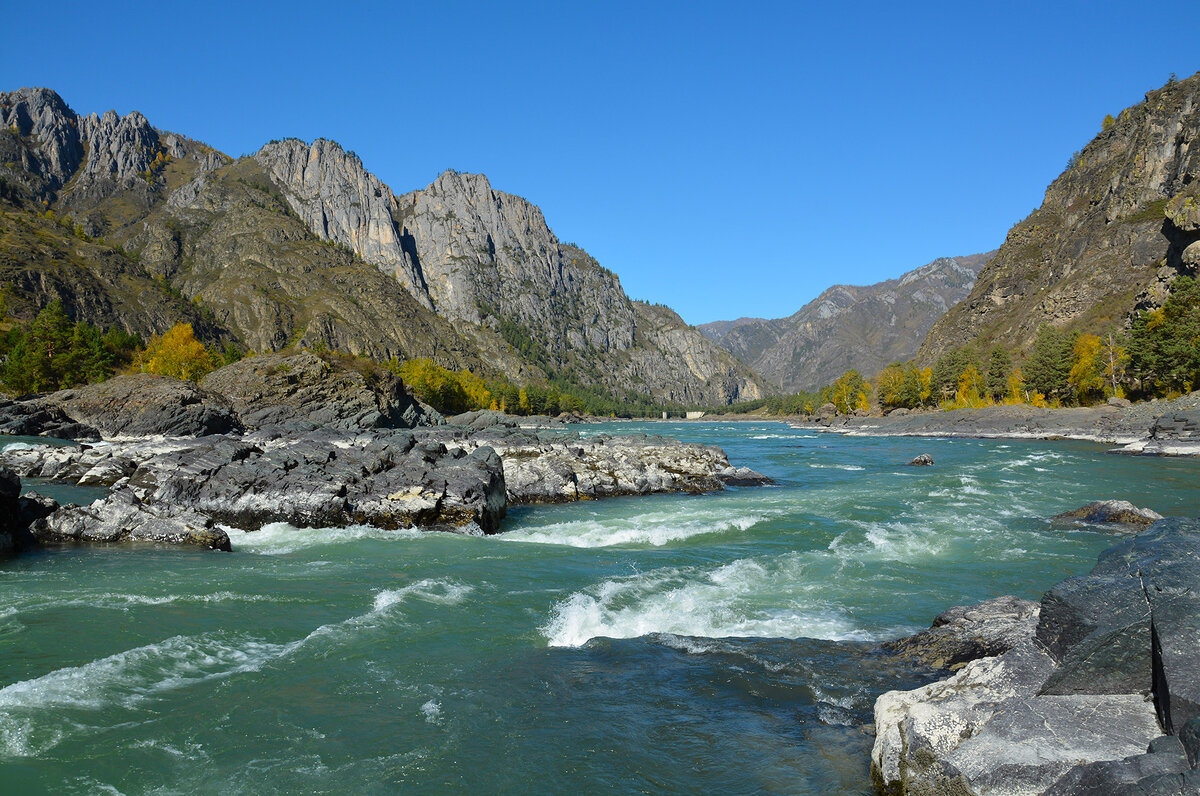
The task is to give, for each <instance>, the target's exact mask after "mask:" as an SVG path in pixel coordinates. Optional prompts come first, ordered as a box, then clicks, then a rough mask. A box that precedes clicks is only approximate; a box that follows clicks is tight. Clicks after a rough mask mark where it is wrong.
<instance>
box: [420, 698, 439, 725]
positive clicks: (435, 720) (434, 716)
mask: <svg viewBox="0 0 1200 796" xmlns="http://www.w3.org/2000/svg"><path fill="white" fill-rule="evenodd" d="M421 715H422V716H424V717H425V721H427V722H429V723H430V724H441V723H442V705H441V703H440V702H438V701H437V700H436V699H431V700H429V701H428V702H426V703H425V704H424V705H422V706H421Z"/></svg>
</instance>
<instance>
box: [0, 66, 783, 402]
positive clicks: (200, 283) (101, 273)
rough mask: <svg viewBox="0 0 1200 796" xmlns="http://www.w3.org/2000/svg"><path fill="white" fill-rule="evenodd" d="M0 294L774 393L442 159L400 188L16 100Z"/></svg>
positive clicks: (401, 353)
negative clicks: (425, 177)
mask: <svg viewBox="0 0 1200 796" xmlns="http://www.w3.org/2000/svg"><path fill="white" fill-rule="evenodd" d="M0 120H2V121H3V124H4V127H5V128H6V131H5V133H4V134H0V164H3V165H2V166H0V287H4V288H5V289H6V290H7V293H8V306H9V309H10V311H11V312H12V313H13V314H14V315H16V316H17V317H23V318H29V317H32V315H33V314H35V313H36V312H37V309H38V308H39V307H41V306H44V305H45V304H46V303H48V302H49V301H50V300H51V299H53V298H60V299H62V301H63V303H64V305H65V306H66V308H67V310H68V312H69V314H70V315H71V316H72V317H74V318H76V319H78V320H86V321H88V322H90V323H93V324H96V325H100V326H114V325H115V326H119V327H121V328H124V329H126V330H128V331H131V332H138V333H141V334H150V333H156V332H162V331H164V330H165V329H166V328H169V327H170V326H171V325H172V324H173V323H175V322H176V321H178V320H185V321H190V322H192V323H193V325H194V327H195V328H196V329H197V331H198V333H200V334H201V335H202V336H204V337H206V338H208V339H224V340H236V341H239V342H241V343H242V344H244V345H246V346H248V347H250V348H253V349H255V350H258V351H268V350H278V349H281V348H284V347H287V346H290V345H308V346H313V345H326V346H329V347H331V348H337V349H342V350H346V351H349V352H352V353H356V354H362V355H366V356H371V357H375V358H379V359H383V358H387V357H391V356H397V357H399V358H400V359H405V358H412V357H421V356H428V357H431V358H433V359H435V360H437V361H438V362H439V363H440V364H443V365H444V366H447V367H451V368H463V367H470V368H472V369H474V370H476V371H477V372H480V373H483V374H484V375H505V376H507V377H509V378H511V379H513V380H516V381H526V380H541V379H547V378H554V379H556V380H558V381H559V382H560V383H568V384H572V385H580V386H583V387H585V388H588V389H595V390H599V391H602V392H606V393H608V394H610V395H613V396H614V397H618V398H621V399H625V400H630V401H634V400H645V399H650V400H652V401H657V402H663V403H673V404H726V403H732V402H734V401H738V400H747V399H753V398H758V397H761V396H762V395H764V394H765V392H766V390H767V387H766V385H765V384H764V383H763V382H762V381H761V380H760V379H759V378H758V377H757V376H756V375H755V374H754V373H753V372H751V371H750V369H749V368H747V367H746V366H744V365H743V364H741V363H740V362H738V361H737V360H736V359H734V358H733V357H732V356H731V355H730V354H729V353H728V352H726V351H724V350H723V349H721V348H719V347H717V346H715V345H713V344H712V343H711V342H710V341H709V340H707V339H706V338H705V337H704V336H703V335H701V334H700V333H699V332H697V331H696V330H695V329H693V328H692V327H689V326H688V325H687V324H685V323H683V321H682V320H681V319H680V318H679V317H678V316H677V315H675V314H674V313H672V312H670V311H668V310H665V309H663V308H660V307H653V306H650V305H646V304H642V303H640V302H635V301H631V300H630V299H629V298H628V297H627V296H626V295H625V292H624V291H623V290H622V289H621V284H620V281H619V280H618V278H617V276H616V275H615V274H614V273H612V272H611V271H609V270H608V269H605V268H603V267H601V266H600V265H599V264H598V263H597V262H596V261H595V260H594V259H593V258H592V257H591V256H589V255H588V254H587V253H586V252H585V251H583V250H582V249H578V248H576V247H574V246H569V245H566V244H563V243H561V242H560V241H559V240H558V239H557V238H555V236H554V234H553V233H552V232H551V231H550V228H549V227H548V226H547V224H546V221H545V219H544V218H543V216H542V212H541V210H539V209H538V208H537V207H536V206H535V205H533V204H531V203H530V202H528V201H526V200H524V199H522V198H520V197H517V196H513V195H511V194H506V193H503V192H501V191H497V190H495V189H494V188H492V186H491V185H490V184H489V182H488V180H487V178H486V177H484V176H482V175H476V174H460V173H457V172H446V173H444V174H442V175H441V176H439V177H438V178H437V179H436V180H435V181H434V182H433V183H432V184H430V185H429V186H428V187H426V188H424V189H422V190H418V191H413V192H411V193H407V194H404V195H401V196H397V195H395V194H394V193H393V191H392V190H391V189H390V188H389V187H388V186H387V185H386V184H384V183H383V182H382V181H381V180H380V179H379V178H378V177H376V176H375V175H373V174H371V173H370V172H369V171H367V170H366V169H365V168H364V167H363V164H362V162H361V161H360V160H359V158H358V157H357V156H355V155H354V154H353V153H349V152H346V151H344V150H343V149H342V147H340V146H339V145H338V144H336V143H334V142H332V141H324V140H317V141H315V142H313V143H311V144H309V143H305V142H302V141H298V140H295V139H286V140H282V141H274V142H271V143H269V144H267V145H265V146H264V147H263V148H262V149H261V150H259V151H258V152H257V153H255V154H254V155H251V156H248V157H242V158H238V159H234V158H230V157H229V156H227V155H224V154H223V153H220V152H218V151H216V150H214V149H212V148H211V147H208V146H206V145H204V144H202V143H200V142H197V141H194V140H191V139H189V138H187V137H185V136H183V135H179V134H177V133H170V132H166V131H162V130H158V129H155V128H154V127H153V126H152V125H151V124H150V122H149V121H148V120H147V119H146V118H145V117H144V116H143V115H142V114H140V113H137V112H133V113H130V114H127V115H125V116H119V115H118V114H116V113H115V112H113V111H109V112H107V113H105V114H103V115H102V116H101V115H96V114H92V115H90V116H81V115H78V114H76V113H75V112H74V111H73V110H71V109H70V108H69V107H68V106H67V104H66V103H65V102H64V101H63V100H62V98H61V97H59V96H58V94H56V93H55V92H53V91H51V90H48V89H20V90H18V91H13V92H8V93H2V94H0Z"/></svg>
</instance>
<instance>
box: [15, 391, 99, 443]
mask: <svg viewBox="0 0 1200 796" xmlns="http://www.w3.org/2000/svg"><path fill="white" fill-rule="evenodd" d="M0 434H10V435H13V436H19V437H55V438H57V439H74V440H98V439H100V432H99V431H97V430H96V429H94V428H92V427H91V426H87V425H84V424H82V423H76V422H75V421H74V420H72V419H71V418H70V417H68V416H67V414H66V413H65V412H64V411H63V410H62V409H60V408H59V407H57V406H52V405H49V404H47V403H45V402H42V401H39V400H24V401H20V400H18V401H11V400H8V399H4V398H0Z"/></svg>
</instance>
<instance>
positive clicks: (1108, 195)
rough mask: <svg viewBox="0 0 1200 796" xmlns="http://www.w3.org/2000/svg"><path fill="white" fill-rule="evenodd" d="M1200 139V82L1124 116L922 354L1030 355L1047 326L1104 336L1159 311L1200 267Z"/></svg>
mask: <svg viewBox="0 0 1200 796" xmlns="http://www.w3.org/2000/svg"><path fill="white" fill-rule="evenodd" d="M1197 135H1200V75H1193V76H1192V77H1189V78H1187V79H1186V80H1181V81H1179V82H1176V83H1172V84H1168V85H1166V86H1164V87H1163V88H1161V89H1158V90H1156V91H1151V92H1149V93H1148V94H1146V99H1145V101H1144V102H1142V103H1140V104H1138V105H1135V106H1133V107H1131V108H1127V109H1126V110H1124V111H1123V112H1122V113H1121V114H1120V116H1119V117H1118V118H1117V120H1116V122H1115V124H1113V125H1112V126H1111V127H1109V128H1108V129H1107V130H1103V131H1102V132H1101V133H1100V134H1099V135H1097V136H1096V137H1095V138H1094V139H1093V140H1092V142H1091V143H1089V144H1088V145H1087V146H1086V147H1084V148H1083V150H1082V151H1081V152H1079V153H1077V157H1073V158H1072V161H1071V164H1070V165H1069V166H1068V168H1067V170H1066V171H1064V172H1063V173H1062V174H1061V175H1060V176H1059V177H1058V178H1057V179H1056V180H1055V181H1054V182H1053V183H1051V185H1050V187H1049V188H1047V189H1046V197H1045V200H1044V201H1043V202H1042V206H1041V207H1040V208H1038V209H1037V210H1035V211H1034V212H1033V213H1032V214H1030V215H1029V217H1028V218H1026V219H1024V220H1023V221H1021V222H1019V223H1018V224H1016V225H1015V226H1014V227H1013V228H1012V229H1011V230H1009V232H1008V237H1007V239H1006V240H1005V242H1004V245H1003V246H1001V247H1000V251H999V253H998V254H997V255H996V257H995V258H994V259H993V260H992V261H991V262H989V263H988V265H987V266H986V267H985V268H984V269H983V271H982V272H981V273H980V274H979V279H978V280H977V281H976V283H975V286H974V288H973V289H972V290H971V294H970V296H968V297H967V298H966V299H965V300H964V301H963V302H961V303H960V304H958V305H957V306H955V307H954V308H953V309H951V310H950V312H948V313H947V314H946V315H945V317H943V318H942V319H941V320H939V321H938V322H937V324H936V325H934V327H933V329H931V330H930V332H929V335H928V337H927V338H926V340H925V342H924V344H922V346H921V350H920V353H919V355H918V356H919V358H920V359H921V360H922V361H925V362H932V361H933V360H934V359H936V358H937V357H938V356H939V355H940V354H942V353H944V352H946V351H948V350H950V349H953V348H956V347H958V346H961V345H963V344H964V343H967V342H971V341H975V342H978V343H981V344H984V345H989V344H992V343H1000V344H1003V345H1005V346H1007V347H1009V348H1011V349H1022V348H1027V347H1028V346H1029V345H1030V344H1031V343H1032V341H1033V338H1034V336H1035V335H1036V333H1037V329H1038V326H1039V325H1041V324H1042V323H1051V324H1054V325H1056V326H1066V327H1068V328H1077V329H1081V330H1083V331H1102V330H1105V329H1109V328H1112V327H1113V326H1116V325H1119V324H1120V323H1121V322H1122V320H1123V319H1124V318H1125V316H1126V314H1127V313H1128V312H1130V311H1131V310H1134V309H1135V308H1146V307H1151V306H1158V305H1159V304H1161V302H1162V300H1163V299H1164V298H1165V296H1166V293H1167V287H1168V284H1169V282H1170V280H1171V279H1173V278H1174V277H1175V276H1176V275H1177V274H1179V273H1195V270H1196V266H1197V265H1198V264H1200V247H1195V243H1196V241H1197V240H1200V226H1197V224H1196V220H1197V218H1196V216H1195V213H1194V212H1193V211H1192V210H1190V209H1189V208H1194V207H1195V206H1196V202H1195V198H1196V193H1197V191H1198V190H1200V184H1198V183H1197V181H1196V176H1197V174H1198V173H1200V148H1197V147H1196V146H1195V140H1196V137H1197ZM1168 200H1170V201H1168ZM1189 200H1191V203H1190V204H1189ZM1189 247H1194V248H1189Z"/></svg>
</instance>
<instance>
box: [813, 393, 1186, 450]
mask: <svg viewBox="0 0 1200 796" xmlns="http://www.w3.org/2000/svg"><path fill="white" fill-rule="evenodd" d="M1126 403H1127V402H1114V403H1113V404H1104V405H1102V406H1094V407H1079V408H1071V409H1039V408H1037V407H1033V406H992V407H986V408H982V409H955V410H952V411H948V412H941V411H930V412H919V413H905V412H893V413H892V414H889V415H886V416H883V417H869V416H867V417H863V416H856V415H840V414H835V413H833V412H825V413H818V414H817V415H815V416H813V417H811V418H805V419H798V420H794V421H792V423H791V424H792V425H793V426H794V427H796V428H804V429H809V430H817V431H831V432H836V433H841V434H847V435H850V436H894V437H978V438H987V439H997V438H1009V439H1077V440H1086V441H1090V442H1100V443H1105V444H1109V445H1119V446H1121V447H1120V448H1118V449H1117V450H1116V451H1114V452H1118V453H1130V454H1140V455H1159V456H1198V455H1200V391H1197V392H1193V393H1190V394H1188V395H1185V396H1183V397H1181V398H1177V399H1175V400H1173V401H1150V402H1144V403H1137V404H1128V405H1126Z"/></svg>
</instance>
